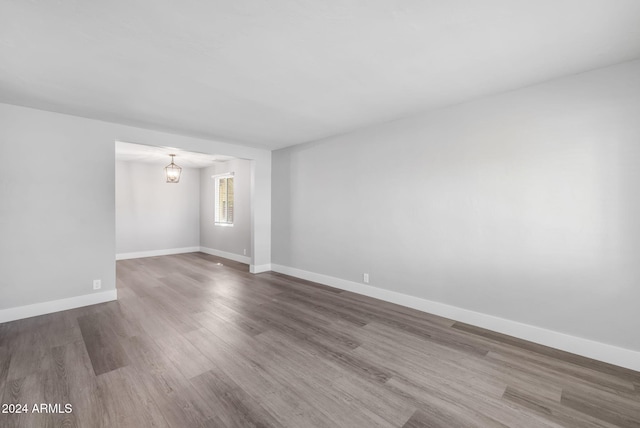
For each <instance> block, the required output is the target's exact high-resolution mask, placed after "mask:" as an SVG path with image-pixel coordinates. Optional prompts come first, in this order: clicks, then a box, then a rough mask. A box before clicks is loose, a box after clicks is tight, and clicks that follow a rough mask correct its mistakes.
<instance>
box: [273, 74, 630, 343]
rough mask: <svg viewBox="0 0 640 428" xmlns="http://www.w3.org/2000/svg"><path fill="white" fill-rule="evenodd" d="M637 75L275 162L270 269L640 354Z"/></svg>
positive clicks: (569, 84)
mask: <svg viewBox="0 0 640 428" xmlns="http://www.w3.org/2000/svg"><path fill="white" fill-rule="evenodd" d="M638 165H640V62H637V61H636V62H632V63H627V64H624V65H620V66H616V67H610V68H607V69H601V70H597V71H593V72H589V73H584V74H580V75H576V76H572V77H568V78H565V79H561V80H556V81H553V82H549V83H546V84H541V85H537V86H534V87H530V88H526V89H522V90H519V91H514V92H509V93H505V94H502V95H498V96H494V97H490V98H484V99H481V100H477V101H475V102H470V103H466V104H462V105H457V106H453V107H450V108H446V109H442V110H439V111H434V112H427V113H424V114H421V115H418V116H415V117H411V118H408V119H404V120H399V121H395V122H391V123H387V124H382V125H379V126H376V127H371V128H367V129H363V130H360V131H357V132H353V133H350V134H346V135H342V136H337V137H334V138H329V139H326V140H323V141H320V142H316V143H310V144H305V145H301V146H294V147H291V148H287V149H282V150H279V151H276V152H274V154H273V212H272V217H273V226H272V235H273V248H272V251H273V257H272V258H273V263H276V264H279V265H284V266H289V267H293V268H298V269H302V270H306V271H311V272H316V273H321V274H325V275H330V276H334V277H337V278H342V279H346V280H351V281H356V282H361V281H362V273H363V272H368V273H369V274H370V275H371V285H373V286H375V287H381V288H385V289H389V290H392V291H397V292H400V293H404V294H407V295H411V296H418V297H422V298H425V299H429V300H433V301H437V302H442V303H446V304H449V305H453V306H457V307H461V308H465V309H470V310H473V311H477V312H481V313H485V314H490V315H494V316H498V317H502V318H506V319H510V320H514V321H519V322H523V323H526V324H531V325H534V326H539V327H543V328H547V329H551V330H555V331H558V332H563V333H567V334H571V335H574V336H578V337H583V338H588V339H593V340H596V341H599V342H603V343H608V344H612V345H617V346H621V347H625V348H628V349H633V350H640V335H638V334H637V331H638V329H639V328H640V311H639V310H638V302H640V286H639V285H638V284H640V264H639V263H638V257H639V256H640V221H638V219H639V218H640V191H639V190H638V189H640V167H639V166H638Z"/></svg>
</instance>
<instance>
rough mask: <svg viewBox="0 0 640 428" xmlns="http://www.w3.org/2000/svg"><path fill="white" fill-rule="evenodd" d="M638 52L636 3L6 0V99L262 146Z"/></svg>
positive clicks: (0, 17) (2, 33) (2, 54)
mask: <svg viewBox="0 0 640 428" xmlns="http://www.w3.org/2000/svg"><path fill="white" fill-rule="evenodd" d="M639 57H640V1H638V0H482V1H478V0H440V1H436V0H322V1H312V0H269V1H265V0H261V1H258V0H233V1H221V0H218V1H210V2H206V1H200V0H180V1H177V0H163V1H157V0H113V1H81V0H58V1H51V0H31V1H25V0H0V58H1V61H0V101H2V102H7V103H13V104H19V105H26V106H32V107H36V108H42V109H48V110H54V111H60V112H64V113H70V114H76V115H80V116H86V117H92V118H98V119H103V120H107V121H115V122H121V123H126V124H131V125H137V126H142V127H150V128H154V129H160V130H168V131H172V132H177V133H183V134H189V135H196V136H202V137H207V138H223V139H227V140H229V141H232V142H239V143H242V144H247V145H252V146H257V147H267V148H279V147H284V146H287V145H292V144H296V143H301V142H306V141H311V140H316V139H319V138H322V137H326V136H330V135H334V134H339V133H344V132H348V131H350V130H353V129H356V128H359V127H364V126H367V125H370V124H374V123H377V122H383V121H389V120H393V119H396V118H399V117H402V116H405V115H409V114H412V113H414V112H417V111H421V110H425V109H430V108H436V107H440V106H444V105H449V104H453V103H457V102H461V101H464V100H468V99H471V98H475V97H478V96H482V95H486V94H491V93H496V92H501V91H505V90H509V89H514V88H518V87H522V86H526V85H530V84H533V83H536V82H541V81H545V80H549V79H552V78H555V77H559V76H563V75H568V74H572V73H578V72H581V71H585V70H589V69H593V68H598V67H602V66H606V65H610V64H614V63H619V62H623V61H627V60H632V59H636V58H639Z"/></svg>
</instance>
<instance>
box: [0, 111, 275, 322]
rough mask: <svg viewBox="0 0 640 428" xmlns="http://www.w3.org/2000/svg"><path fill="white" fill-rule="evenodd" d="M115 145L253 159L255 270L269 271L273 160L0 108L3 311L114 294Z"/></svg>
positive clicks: (264, 154)
mask: <svg viewBox="0 0 640 428" xmlns="http://www.w3.org/2000/svg"><path fill="white" fill-rule="evenodd" d="M116 140H119V141H128V142H132V143H138V144H146V145H156V146H165V147H176V148H179V149H182V150H186V151H193V152H200V153H213V154H224V155H228V156H234V157H238V158H244V159H253V160H254V161H255V162H254V177H255V179H254V181H253V183H252V184H253V187H252V191H253V197H254V202H253V208H252V210H253V212H252V215H253V221H252V244H253V246H254V248H255V251H254V252H253V255H252V261H251V262H252V265H254V266H256V265H257V266H260V265H264V264H268V263H269V262H270V260H271V227H270V224H271V223H270V221H271V152H270V151H268V150H263V149H257V148H252V147H245V146H240V145H237V144H230V143H225V142H222V141H215V140H204V139H200V138H194V137H188V136H183V135H176V134H169V133H165V132H158V131H152V130H148V129H142V128H136V127H132V126H125V125H119V124H115V123H108V122H101V121H97V120H92V119H85V118H81V117H76V116H69V115H64V114H58V113H52V112H46V111H42V110H36V109H30V108H25V107H18V106H13V105H8V104H0V150H1V152H2V154H3V156H4V158H3V159H5V160H6V161H7V162H6V163H5V164H4V166H3V170H2V174H0V189H1V191H2V195H3V197H4V198H5V203H3V204H0V235H1V236H2V239H0V272H2V275H0V310H2V309H5V308H15V307H18V306H23V305H32V304H36V303H41V302H49V301H52V300H56V299H64V298H72V297H78V296H85V295H89V294H92V293H94V291H93V288H92V280H93V279H98V278H100V279H102V289H101V290H100V291H107V290H114V289H115V254H116V244H115V241H116V240H115V236H116V232H115V167H114V165H115V151H114V141H116ZM45 309H46V308H45Z"/></svg>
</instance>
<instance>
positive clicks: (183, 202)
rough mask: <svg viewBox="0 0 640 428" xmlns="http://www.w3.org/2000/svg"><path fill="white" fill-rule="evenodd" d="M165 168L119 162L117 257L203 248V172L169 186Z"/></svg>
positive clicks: (189, 172) (188, 173)
mask: <svg viewBox="0 0 640 428" xmlns="http://www.w3.org/2000/svg"><path fill="white" fill-rule="evenodd" d="M164 166H165V165H155V164H150V163H140V162H116V253H117V254H122V253H134V252H140V251H153V250H167V249H174V248H185V247H198V246H200V225H199V222H200V170H199V169H195V168H183V169H182V175H181V176H180V182H179V183H167V182H166V177H165V173H164Z"/></svg>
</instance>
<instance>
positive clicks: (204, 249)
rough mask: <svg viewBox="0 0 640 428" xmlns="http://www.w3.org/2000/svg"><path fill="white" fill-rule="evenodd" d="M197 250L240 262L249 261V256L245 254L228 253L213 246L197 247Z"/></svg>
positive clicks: (247, 262)
mask: <svg viewBox="0 0 640 428" xmlns="http://www.w3.org/2000/svg"><path fill="white" fill-rule="evenodd" d="M199 248H200V249H199V251H201V252H203V253H206V254H211V255H212V256H218V257H224V258H225V259H229V260H233V261H236V262H240V263H246V264H249V263H251V258H250V257H247V256H241V255H240V254H235V253H228V252H226V251H221V250H216V249H215V248H207V247H199ZM196 251H198V250H196Z"/></svg>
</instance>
